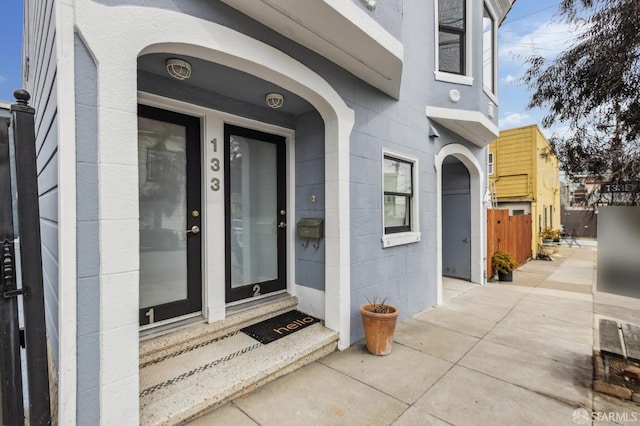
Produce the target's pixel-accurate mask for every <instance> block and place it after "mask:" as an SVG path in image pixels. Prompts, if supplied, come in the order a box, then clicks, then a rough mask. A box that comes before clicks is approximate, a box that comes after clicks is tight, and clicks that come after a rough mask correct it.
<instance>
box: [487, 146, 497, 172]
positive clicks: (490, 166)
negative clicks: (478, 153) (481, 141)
mask: <svg viewBox="0 0 640 426" xmlns="http://www.w3.org/2000/svg"><path fill="white" fill-rule="evenodd" d="M494 158H495V155H494V154H493V152H491V151H488V152H487V174H489V175H493V173H494V170H495V169H494Z"/></svg>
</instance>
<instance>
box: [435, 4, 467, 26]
mask: <svg viewBox="0 0 640 426" xmlns="http://www.w3.org/2000/svg"><path fill="white" fill-rule="evenodd" d="M464 2H465V0H440V1H439V2H438V22H439V24H440V25H446V26H447V27H453V28H459V29H464Z"/></svg>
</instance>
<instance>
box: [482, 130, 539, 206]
mask: <svg viewBox="0 0 640 426" xmlns="http://www.w3.org/2000/svg"><path fill="white" fill-rule="evenodd" d="M532 136H533V135H532V131H531V127H522V128H518V129H510V130H502V131H500V137H499V138H498V139H497V140H496V141H494V142H492V143H491V144H490V145H489V152H491V153H493V175H491V176H490V178H491V179H492V180H494V181H495V183H496V186H495V188H496V194H497V197H498V201H499V202H500V203H503V202H520V201H528V202H531V201H533V200H534V199H535V195H534V179H535V175H534V169H535V157H534V155H533V151H534V147H533V146H534V145H533V139H532Z"/></svg>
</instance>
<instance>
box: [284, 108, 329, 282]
mask: <svg viewBox="0 0 640 426" xmlns="http://www.w3.org/2000/svg"><path fill="white" fill-rule="evenodd" d="M295 129H296V144H295V148H296V213H295V223H292V224H291V226H293V225H295V224H296V223H298V221H299V220H300V219H302V218H316V219H324V217H325V215H324V207H325V203H324V199H325V197H324V191H325V188H324V122H323V121H322V117H320V114H318V113H317V112H315V111H314V112H310V113H306V114H303V115H300V116H298V117H296V125H295ZM314 200H315V201H314ZM290 220H291V219H290ZM303 243H304V244H306V243H307V242H306V241H305V240H303V239H300V238H296V243H295V244H296V246H295V253H296V280H295V282H296V284H299V285H303V286H305V287H311V288H314V289H317V290H324V287H325V286H324V277H325V274H324V259H325V247H324V239H322V240H320V242H319V245H318V248H315V247H314V246H313V244H314V243H316V244H317V243H318V242H317V241H311V242H309V245H308V246H306V247H303Z"/></svg>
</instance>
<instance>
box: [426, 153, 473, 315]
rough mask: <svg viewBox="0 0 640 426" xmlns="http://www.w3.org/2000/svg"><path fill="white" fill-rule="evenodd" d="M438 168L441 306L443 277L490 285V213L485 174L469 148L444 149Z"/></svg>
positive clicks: (438, 264) (438, 261)
mask: <svg viewBox="0 0 640 426" xmlns="http://www.w3.org/2000/svg"><path fill="white" fill-rule="evenodd" d="M435 167H436V179H437V185H436V188H437V189H436V203H437V209H436V217H437V228H436V235H437V238H436V269H437V275H436V280H437V284H438V285H437V303H438V304H441V303H442V276H443V275H446V276H454V277H457V278H458V277H459V278H462V279H466V280H468V281H471V282H473V283H477V284H484V283H485V282H486V278H485V269H484V268H485V267H484V263H485V260H486V253H485V252H486V244H485V235H486V232H485V227H486V225H485V217H486V212H485V210H484V204H483V203H482V194H483V190H482V188H483V183H482V182H483V178H482V176H483V172H482V169H481V167H480V163H479V162H478V159H477V158H476V156H475V155H474V154H473V153H472V152H471V151H470V150H469V149H468V148H467V147H465V146H464V145H461V144H448V145H445V146H443V147H442V148H441V149H440V152H439V153H438V154H437V155H436V158H435ZM445 239H447V240H448V241H447V242H445V241H444V240H445ZM466 240H468V241H466ZM446 268H448V270H446Z"/></svg>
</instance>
